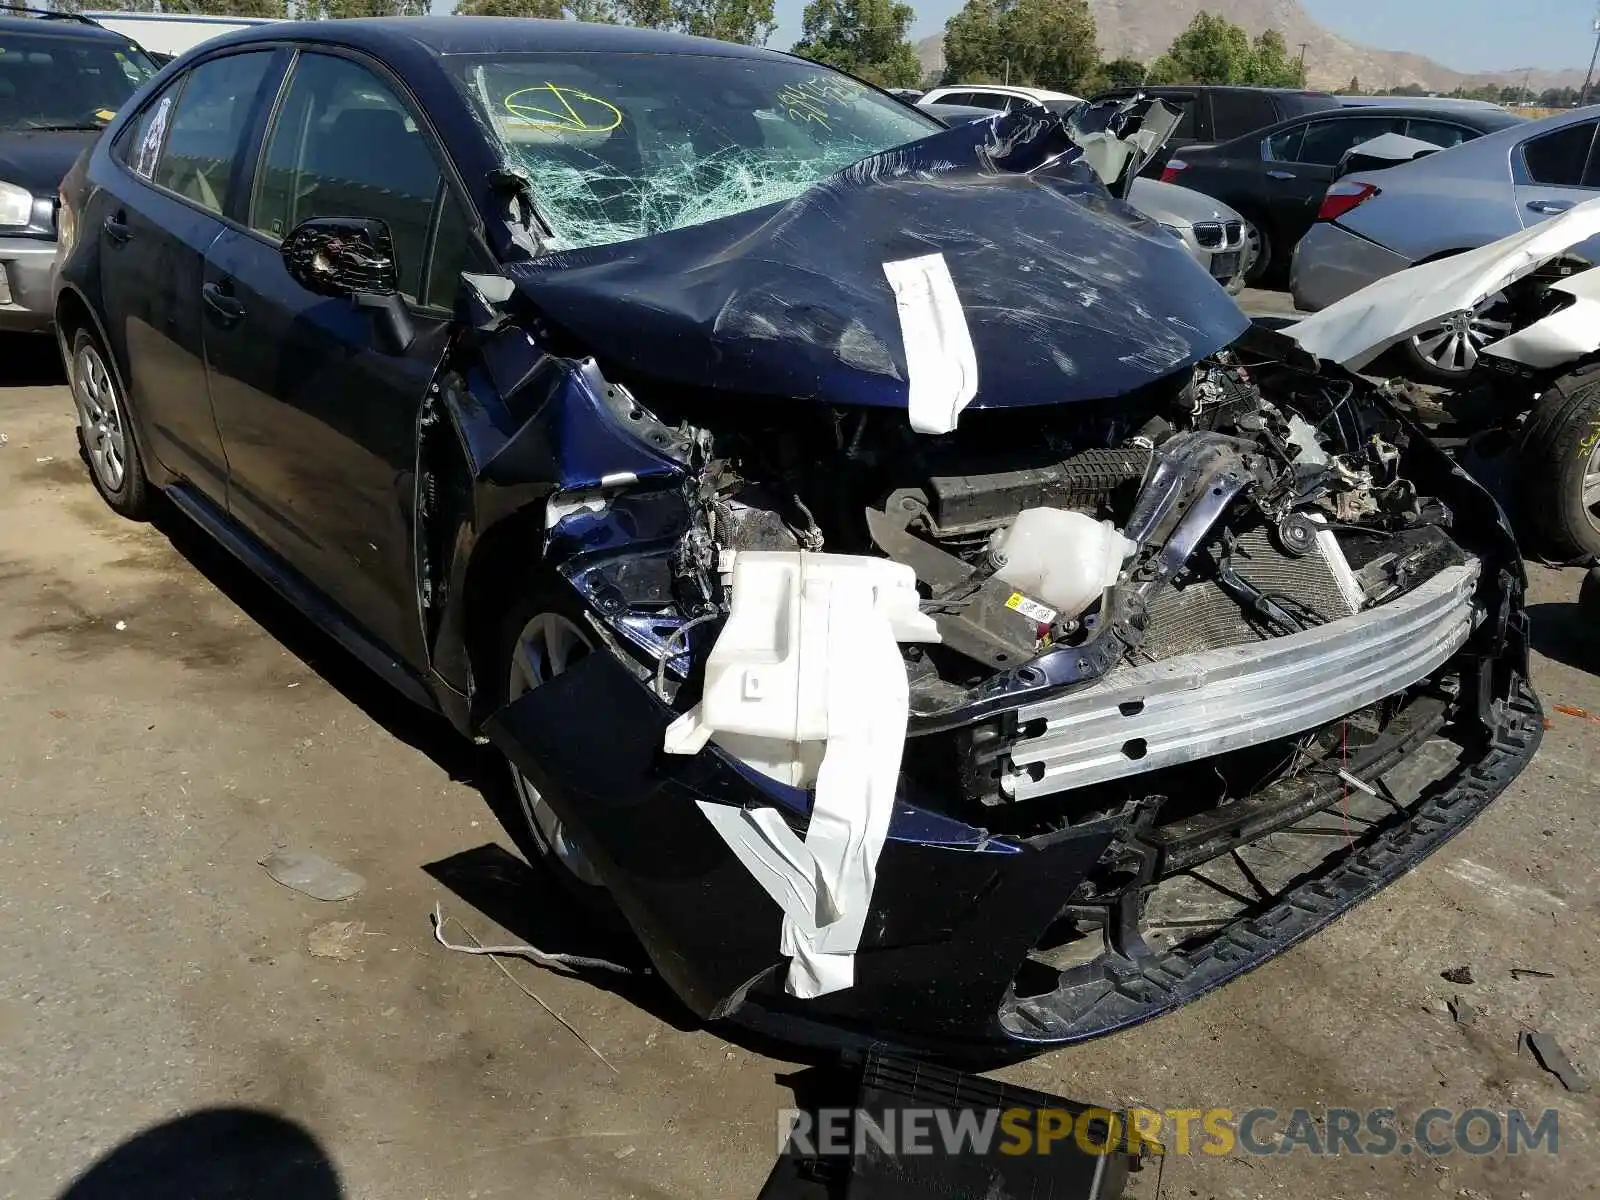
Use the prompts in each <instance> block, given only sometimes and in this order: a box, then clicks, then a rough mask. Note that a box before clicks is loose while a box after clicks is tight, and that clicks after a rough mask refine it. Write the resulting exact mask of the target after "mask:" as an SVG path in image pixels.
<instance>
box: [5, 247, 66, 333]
mask: <svg viewBox="0 0 1600 1200" xmlns="http://www.w3.org/2000/svg"><path fill="white" fill-rule="evenodd" d="M55 261H56V243H55V240H54V239H49V240H46V239H42V238H17V237H11V238H0V332H6V333H42V332H44V331H45V330H47V329H49V328H50V323H51V320H52V317H53V313H54V307H53V305H54V301H53V299H52V290H51V289H52V280H53V277H54V272H55Z"/></svg>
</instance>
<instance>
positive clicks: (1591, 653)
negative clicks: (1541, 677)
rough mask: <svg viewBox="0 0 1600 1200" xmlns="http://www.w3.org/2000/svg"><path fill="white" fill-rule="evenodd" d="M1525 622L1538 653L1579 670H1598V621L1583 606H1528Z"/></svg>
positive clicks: (1599, 632) (1555, 604)
mask: <svg viewBox="0 0 1600 1200" xmlns="http://www.w3.org/2000/svg"><path fill="white" fill-rule="evenodd" d="M1528 621H1529V632H1530V640H1531V641H1532V643H1533V648H1534V649H1535V650H1537V651H1538V652H1539V653H1540V654H1542V655H1544V656H1545V657H1546V658H1553V659H1555V660H1556V662H1558V663H1563V664H1565V665H1566V666H1569V667H1575V668H1577V669H1578V670H1580V671H1600V622H1597V621H1596V617H1595V614H1594V613H1593V612H1590V611H1586V610H1585V609H1584V607H1583V605H1582V604H1579V603H1578V602H1577V601H1575V600H1574V601H1570V602H1568V603H1565V604H1559V603H1552V604H1530V605H1529V606H1528Z"/></svg>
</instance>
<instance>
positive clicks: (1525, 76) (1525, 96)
mask: <svg viewBox="0 0 1600 1200" xmlns="http://www.w3.org/2000/svg"><path fill="white" fill-rule="evenodd" d="M1532 77H1533V71H1532V70H1531V69H1529V70H1527V71H1524V72H1523V73H1522V107H1524V108H1526V107H1527V106H1528V105H1530V104H1532V103H1533V97H1532V96H1531V95H1529V93H1528V80H1529V79H1531V78H1532Z"/></svg>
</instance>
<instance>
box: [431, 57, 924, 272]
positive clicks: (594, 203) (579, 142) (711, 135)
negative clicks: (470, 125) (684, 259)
mask: <svg viewBox="0 0 1600 1200" xmlns="http://www.w3.org/2000/svg"><path fill="white" fill-rule="evenodd" d="M446 61H447V62H448V63H449V64H450V65H451V67H452V69H453V71H454V73H455V74H456V77H457V79H458V80H459V81H460V82H461V84H462V86H463V87H464V88H465V89H466V91H467V93H468V95H469V97H470V98H471V100H472V101H473V103H474V106H475V107H476V109H477V110H478V112H479V115H480V116H481V117H482V118H483V119H484V121H485V122H486V124H487V126H488V128H489V131H490V135H491V137H492V138H493V139H494V141H495V142H496V143H497V144H498V145H499V146H500V147H501V150H502V153H503V154H504V156H505V163H506V166H507V167H509V168H511V169H512V170H514V171H515V172H516V173H517V174H519V175H521V176H523V177H525V178H526V179H527V180H528V181H529V183H530V184H531V185H532V187H533V194H534V197H535V202H536V204H537V205H538V208H539V214H540V216H541V217H542V218H543V219H544V221H545V223H546V224H547V225H548V226H549V227H550V230H551V232H552V234H553V235H554V236H553V237H552V239H550V243H551V248H552V249H562V250H569V249H575V248H578V247H582V246H598V245H603V244H605V243H608V242H623V241H628V240H630V239H633V238H641V237H647V236H649V235H650V234H655V233H661V232H664V231H666V230H669V229H681V228H683V227H685V226H688V225H698V224H701V223H703V222H706V221H713V220H716V219H717V218H718V217H726V216H730V215H732V214H733V213H739V212H745V211H747V210H749V209H752V208H759V207H761V206H762V205H766V204H776V203H779V202H781V201H784V200H789V199H792V198H793V197H795V196H797V195H799V194H800V193H801V192H803V191H804V190H805V189H806V188H808V187H810V186H811V185H812V184H814V183H816V182H818V181H819V180H821V179H824V178H826V177H827V176H829V175H831V174H833V173H834V172H836V171H838V170H840V169H841V168H843V167H847V166H849V165H850V164H851V163H854V162H859V161H860V160H861V159H863V158H866V157H868V156H870V155H873V154H877V153H880V152H882V151H884V150H889V149H892V148H893V147H895V146H901V145H904V144H906V143H907V142H913V141H918V140H920V139H922V138H925V137H927V136H929V135H930V134H932V133H936V132H938V131H939V129H940V128H942V127H941V126H940V125H939V124H938V123H937V122H936V121H934V120H932V119H931V118H928V117H924V116H922V115H921V114H918V113H916V112H914V111H912V110H911V109H909V108H907V107H906V106H905V105H903V104H898V103H896V102H895V101H894V100H891V99H890V98H888V97H886V96H884V95H882V94H880V93H878V92H875V91H874V90H872V89H871V88H869V87H867V86H866V85H864V84H861V83H857V82H856V81H855V80H853V79H850V78H848V77H846V76H843V75H839V74H836V73H835V72H833V71H830V70H828V69H827V68H825V67H820V66H816V65H814V64H811V63H804V62H793V63H790V62H774V61H773V60H771V59H760V58H734V57H727V58H724V57H720V56H715V55H685V54H671V55H668V54H614V53H587V54H560V55H553V54H515V55H496V56H492V57H478V56H473V57H470V58H469V57H455V58H452V59H447V60H446Z"/></svg>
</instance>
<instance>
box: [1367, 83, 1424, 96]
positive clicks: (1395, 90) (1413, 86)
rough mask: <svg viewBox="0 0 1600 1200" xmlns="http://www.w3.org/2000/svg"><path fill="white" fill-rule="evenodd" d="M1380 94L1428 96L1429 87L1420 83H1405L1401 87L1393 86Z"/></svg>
mask: <svg viewBox="0 0 1600 1200" xmlns="http://www.w3.org/2000/svg"><path fill="white" fill-rule="evenodd" d="M1378 94H1379V95H1381V96H1426V95H1427V94H1428V89H1427V88H1425V87H1423V86H1422V85H1421V84H1420V83H1403V84H1401V85H1400V86H1399V87H1392V88H1390V89H1389V90H1388V91H1386V92H1380V93H1378Z"/></svg>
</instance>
